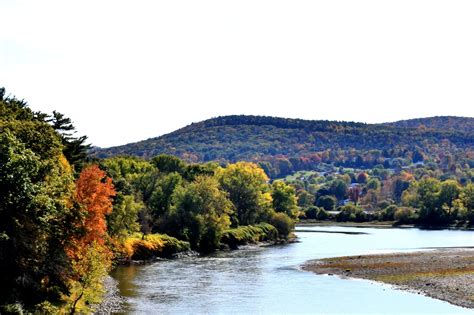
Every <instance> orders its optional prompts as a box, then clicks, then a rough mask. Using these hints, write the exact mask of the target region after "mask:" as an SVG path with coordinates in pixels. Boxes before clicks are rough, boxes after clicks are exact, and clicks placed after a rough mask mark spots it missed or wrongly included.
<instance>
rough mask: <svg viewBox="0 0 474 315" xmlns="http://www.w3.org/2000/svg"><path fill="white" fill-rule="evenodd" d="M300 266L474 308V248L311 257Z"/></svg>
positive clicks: (322, 273) (317, 271) (324, 273)
mask: <svg viewBox="0 0 474 315" xmlns="http://www.w3.org/2000/svg"><path fill="white" fill-rule="evenodd" d="M301 269H302V270H305V271H309V272H313V273H316V274H319V275H329V276H334V275H335V276H339V277H342V278H353V279H365V280H370V281H375V282H379V283H384V284H388V285H391V286H393V287H394V288H396V289H401V290H405V291H409V292H416V293H421V294H424V295H426V296H428V297H431V298H435V299H438V300H443V301H446V302H448V303H451V304H454V305H458V306H461V307H466V308H474V249H473V248H472V247H464V248H443V249H435V250H430V251H417V252H410V253H393V254H381V255H360V256H345V257H335V258H325V259H319V260H310V261H308V262H306V263H305V264H304V265H303V266H302V267H301Z"/></svg>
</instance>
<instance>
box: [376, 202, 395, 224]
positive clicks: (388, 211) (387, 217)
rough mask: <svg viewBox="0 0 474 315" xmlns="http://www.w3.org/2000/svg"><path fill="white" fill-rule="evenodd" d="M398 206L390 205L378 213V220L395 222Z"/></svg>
mask: <svg viewBox="0 0 474 315" xmlns="http://www.w3.org/2000/svg"><path fill="white" fill-rule="evenodd" d="M397 209H398V208H397V206H395V205H390V206H387V207H386V208H385V209H383V210H381V211H379V212H378V219H379V220H382V221H393V220H394V215H395V212H396V211H397Z"/></svg>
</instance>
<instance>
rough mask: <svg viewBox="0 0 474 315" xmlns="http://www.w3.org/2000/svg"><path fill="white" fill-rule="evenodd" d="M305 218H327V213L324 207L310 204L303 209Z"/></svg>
mask: <svg viewBox="0 0 474 315" xmlns="http://www.w3.org/2000/svg"><path fill="white" fill-rule="evenodd" d="M305 218H306V219H315V220H327V219H328V218H329V213H327V211H326V210H324V208H319V207H315V206H311V207H309V208H306V209H305Z"/></svg>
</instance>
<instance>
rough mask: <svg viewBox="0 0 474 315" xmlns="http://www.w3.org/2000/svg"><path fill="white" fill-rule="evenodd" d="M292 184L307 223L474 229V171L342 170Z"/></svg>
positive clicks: (300, 176) (306, 176)
mask: <svg viewBox="0 0 474 315" xmlns="http://www.w3.org/2000/svg"><path fill="white" fill-rule="evenodd" d="M287 183H289V184H290V185H292V186H293V187H295V189H296V191H297V197H298V205H299V206H300V207H301V209H302V210H303V211H302V218H306V219H318V220H336V221H356V222H365V221H373V220H378V221H394V222H395V224H405V223H411V224H417V225H423V226H440V225H452V224H456V225H467V224H468V225H472V224H474V173H473V171H472V170H471V169H466V170H464V172H461V171H458V172H457V173H455V174H451V175H450V176H449V177H448V176H447V174H446V173H443V172H442V171H441V170H439V169H430V167H429V166H422V165H417V166H413V167H412V168H410V169H407V170H402V171H400V172H397V171H388V170H386V169H383V168H373V169H371V170H360V169H359V170H355V169H344V168H340V169H339V170H338V171H336V172H334V173H328V174H325V175H320V174H318V173H314V172H301V173H297V174H296V175H294V176H292V178H288V179H287Z"/></svg>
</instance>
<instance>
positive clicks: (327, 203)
mask: <svg viewBox="0 0 474 315" xmlns="http://www.w3.org/2000/svg"><path fill="white" fill-rule="evenodd" d="M336 204H337V200H336V198H334V197H333V196H321V197H319V198H318V200H316V206H318V207H322V208H323V209H324V210H327V211H332V210H334V208H335V207H336Z"/></svg>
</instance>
